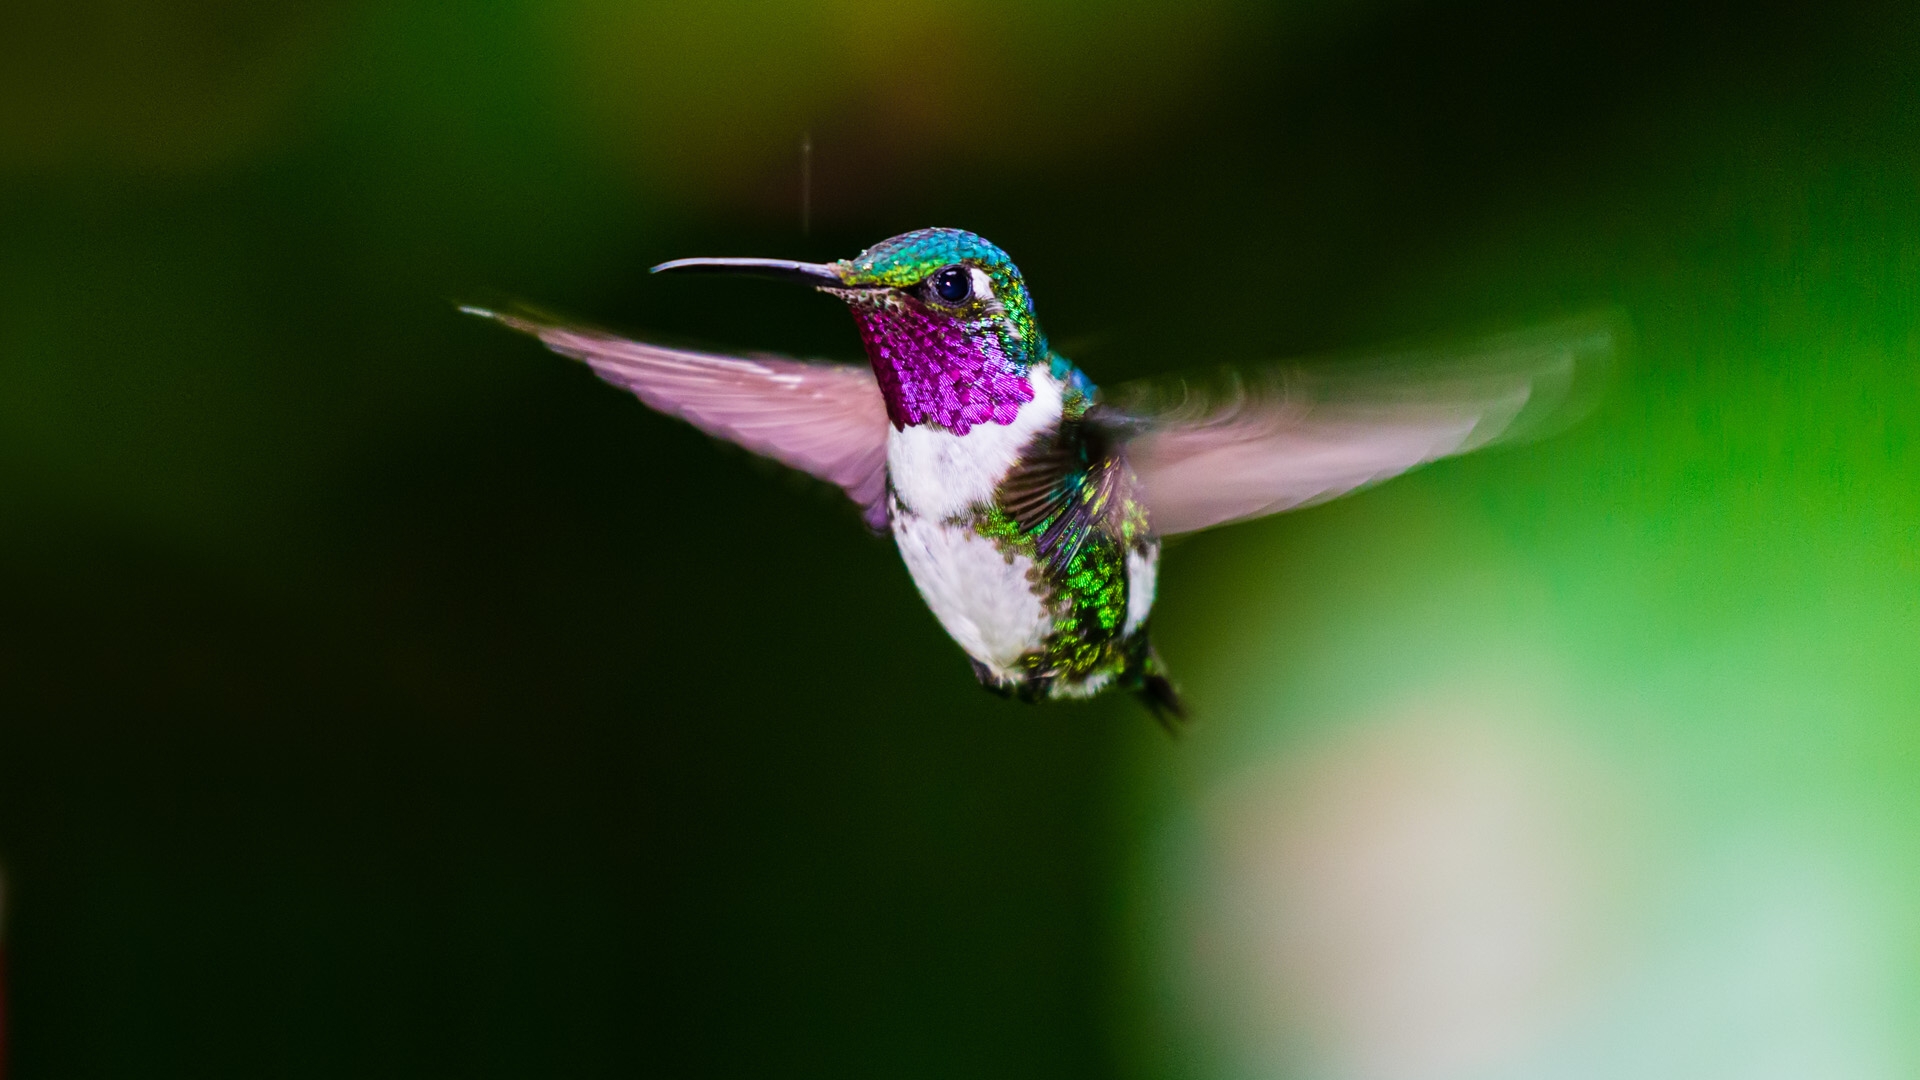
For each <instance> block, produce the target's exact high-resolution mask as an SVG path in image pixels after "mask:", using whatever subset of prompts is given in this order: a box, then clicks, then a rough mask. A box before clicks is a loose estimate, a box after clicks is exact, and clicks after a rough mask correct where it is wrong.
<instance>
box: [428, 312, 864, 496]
mask: <svg viewBox="0 0 1920 1080" xmlns="http://www.w3.org/2000/svg"><path fill="white" fill-rule="evenodd" d="M461 310H463V311H466V312H468V313H470V314H474V315H479V316H481V317H483V318H489V319H492V320H494V321H495V322H498V323H500V324H501V325H503V326H508V327H511V328H513V329H515V330H519V331H521V332H523V333H527V334H532V335H533V336H534V337H537V338H539V339H540V340H541V341H543V342H545V343H546V345H547V347H548V348H550V349H552V350H553V351H554V352H557V353H560V354H561V355H563V356H571V357H573V358H574V359H576V360H582V361H585V362H586V364H587V366H588V367H591V368H592V369H593V371H594V374H596V375H598V376H600V377H601V378H602V379H605V380H606V381H608V382H610V383H612V384H613V385H615V386H619V387H623V388H625V389H627V390H630V391H632V392H633V394H634V396H635V397H638V398H639V399H640V400H641V401H644V402H646V403H647V404H648V405H650V406H652V407H653V408H655V409H658V410H659V411H661V412H663V413H666V414H667V415H668V416H677V417H679V418H680V419H682V420H685V421H687V422H688V423H691V424H692V425H693V426H695V427H697V428H699V429H700V430H702V431H704V432H706V433H707V434H709V435H716V436H719V437H720V438H722V439H726V440H728V441H730V442H734V443H738V444H739V445H741V446H743V447H745V448H747V449H748V450H751V451H753V452H754V453H756V454H762V455H765V456H766V457H770V458H772V459H773V460H775V461H778V462H780V463H781V464H783V465H790V466H792V467H793V468H796V469H799V470H800V471H801V472H804V473H806V474H808V475H810V476H815V477H818V478H820V479H822V480H825V481H828V482H829V483H834V484H838V485H840V486H841V487H842V488H844V489H846V492H847V494H848V495H849V496H851V497H852V498H853V501H854V502H856V503H858V504H859V505H860V510H861V516H862V517H863V518H865V519H866V522H867V524H868V525H870V526H872V527H873V528H875V529H885V528H886V526H887V505H886V492H887V431H888V430H889V428H890V424H889V422H888V420H887V410H886V404H885V402H884V400H883V399H882V398H881V396H880V386H879V384H878V383H876V382H875V381H874V377H873V370H872V369H871V368H869V367H867V366H865V365H861V366H858V367H856V366H853V365H851V364H829V363H811V362H807V361H802V360H788V359H785V358H783V357H776V356H754V357H740V356H721V355H718V354H715V353H703V352H692V351H689V350H685V349H669V348H665V347H663V346H659V345H649V344H647V343H646V342H644V341H631V340H629V339H627V338H623V337H618V336H615V335H613V334H608V333H605V332H603V331H599V330H590V329H585V328H582V327H576V326H567V325H564V324H561V323H555V322H548V321H544V320H541V319H538V318H531V317H527V316H523V315H515V314H503V313H500V312H495V311H489V310H486V309H484V308H472V307H469V308H462V309H461Z"/></svg>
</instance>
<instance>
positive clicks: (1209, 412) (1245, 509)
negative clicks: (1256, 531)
mask: <svg viewBox="0 0 1920 1080" xmlns="http://www.w3.org/2000/svg"><path fill="white" fill-rule="evenodd" d="M654 270H655V271H721V272H736V273H749V274H757V275H762V276H771V277H778V278H785V279H789V280H795V281H799V282H802V283H804V284H807V285H811V286H812V287H814V288H816V289H818V290H819V291H821V292H824V293H827V294H829V295H832V296H836V297H838V298H840V299H841V300H843V301H845V302H846V303H847V305H848V308H849V309H850V310H851V312H852V313H853V317H854V322H855V325H856V326H857V327H858V329H859V332H860V338H861V341H862V343H863V345H864V346H865V351H866V353H867V361H868V362H867V364H866V365H864V366H860V367H854V366H850V365H840V364H826V363H813V362H802V361H794V360H785V359H780V358H775V357H755V358H746V357H731V356H722V355H715V354H708V353H697V352H690V351H686V350H679V349H669V348H664V347H661V346H656V345H650V344H647V343H645V342H639V341H631V340H627V339H624V338H620V337H616V336H614V335H610V334H605V333H601V332H598V331H593V330H586V329H580V328H576V327H569V326H565V325H561V324H558V323H553V322H549V321H545V320H541V319H537V318H531V317H526V316H521V315H510V314H500V313H496V312H491V311H484V310H480V309H467V310H469V311H472V312H473V313H475V314H479V315H484V316H487V317H489V318H493V319H496V320H498V321H500V322H502V323H505V324H506V325H508V326H510V327H513V328H514V329H518V330H523V331H526V332H528V333H531V334H534V335H536V336H538V337H539V338H540V339H541V340H542V341H544V342H546V344H547V345H548V346H549V347H551V348H553V349H554V350H556V351H558V352H561V353H564V354H567V355H570V356H573V357H576V358H578V359H581V360H584V361H586V362H587V363H588V364H589V365H591V366H592V367H593V369H594V370H595V372H596V373H597V374H599V375H600V376H601V377H602V378H604V379H606V380H608V381H609V382H613V383H615V384H617V385H620V386H623V387H625V388H627V389H629V390H631V391H633V392H634V393H635V394H636V395H637V396H639V397H640V399H641V400H642V401H644V402H646V403H647V404H649V405H651V406H653V407H654V408H656V409H659V410H660V411H662V412H666V413H668V414H670V415H674V416H679V417H681V418H683V419H686V420H688V421H690V422H692V423H694V424H695V425H697V426H699V427H700V428H702V429H704V430H706V431H707V432H709V433H711V434H714V435H718V436H720V437H723V438H727V439H730V440H732V441H734V442H737V443H739V444H741V445H742V446H745V447H747V448H748V449H751V450H754V451H756V452H758V453H762V454H765V455H767V456H769V457H772V458H774V459H776V460H778V461H781V462H784V463H786V464H788V465H791V466H793V467H795V468H798V469H801V470H802V471H805V472H807V473H810V474H812V475H814V476H817V477H819V478H821V479H823V480H828V481H830V482H832V483H835V484H838V485H839V486H840V487H841V488H843V489H844V490H845V491H846V492H847V494H848V495H849V496H851V497H852V498H853V500H854V502H855V503H857V504H858V505H859V506H860V508H861V510H862V516H863V517H864V519H865V520H866V522H867V524H868V525H869V526H870V527H872V528H873V529H874V530H876V531H879V532H889V533H891V534H892V536H893V538H894V541H895V543H896V544H897V545H898V547H899V550H900V555H901V558H902V560H903V561H904V562H905V563H906V566H907V572H908V573H909V575H911V577H912V578H913V582H914V584H915V586H916V587H918V589H919V591H920V595H921V596H922V597H923V598H924V599H925V600H926V602H927V606H928V607H929V608H930V609H931V610H932V612H933V614H934V616H935V618H936V619H938V620H939V622H940V625H941V626H942V627H943V628H945V630H946V631H947V633H948V634H949V635H950V636H951V637H952V638H953V639H954V641H955V642H956V643H958V644H959V645H960V647H961V648H962V649H963V650H964V651H965V652H966V654H967V655H968V657H969V658H970V659H971V660H972V663H973V670H974V674H975V675H976V676H977V677H978V678H979V680H980V682H981V683H982V684H983V685H985V686H986V687H988V688H989V689H991V690H994V691H996V692H998V693H1002V694H1006V695H1011V696H1016V697H1019V698H1022V699H1024V700H1030V701H1031V700H1040V699H1046V698H1061V697H1085V696H1089V695H1092V694H1095V693H1098V692H1100V691H1102V690H1105V689H1108V688H1125V689H1129V690H1132V691H1134V692H1135V693H1136V694H1138V695H1139V696H1140V697H1141V699H1142V700H1143V701H1144V702H1145V703H1146V704H1147V705H1148V706H1149V707H1150V708H1151V709H1152V710H1153V711H1154V713H1155V715H1156V716H1158V717H1159V718H1160V719H1161V720H1162V722H1163V723H1164V722H1167V720H1168V718H1169V717H1178V716H1181V715H1183V711H1182V708H1181V705H1180V702H1179V699H1178V697H1177V696H1176V695H1175V693H1174V690H1173V687H1172V684H1171V683H1170V682H1168V680H1167V678H1166V676H1165V673H1164V671H1163V670H1162V668H1161V664H1160V661H1159V659H1158V658H1157V656H1156V655H1155V654H1154V651H1153V648H1152V645H1151V643H1150V639H1149V637H1148V624H1149V622H1150V617H1151V613H1152V610H1153V601H1154V584H1155V579H1156V576H1157V572H1158V567H1159V559H1160V538H1161V537H1162V536H1167V535H1173V534H1176V533H1182V532H1190V531H1193V530H1196V529H1202V528H1207V527H1210V526H1213V525H1218V524H1223V523H1226V522H1229V521H1236V520H1242V519H1245V518H1249V517H1255V516H1258V515H1261V514H1266V513H1272V512H1275V511H1279V510H1286V509H1291V508H1293V507H1297V506H1304V505H1308V504H1310V503H1313V502H1318V501H1322V500H1325V499H1328V498H1333V497H1335V496H1338V495H1340V494H1343V493H1345V492H1348V491H1351V490H1354V489H1356V488H1359V487H1362V486H1365V485H1367V484H1370V483H1373V482H1376V481H1378V480H1382V479H1385V478H1386V477H1388V476H1392V475H1394V474H1395V473H1398V472H1401V471H1404V470H1406V469H1409V468H1412V467H1414V466H1416V465H1419V464H1421V463H1423V462H1426V461H1431V460H1434V459H1435V458H1439V457H1443V456H1446V455H1448V454H1451V453H1457V452H1460V451H1463V450H1468V449H1472V448H1474V447H1476V446H1479V445H1483V444H1484V443H1486V442H1487V441H1489V440H1490V439H1491V438H1493V437H1494V436H1495V435H1497V434H1499V433H1500V431H1502V430H1503V429H1505V428H1507V427H1508V426H1510V425H1511V424H1512V422H1513V421H1514V420H1515V418H1516V416H1518V415H1519V414H1520V412H1521V411H1522V409H1523V408H1524V407H1525V406H1527V405H1528V403H1529V401H1530V399H1532V398H1534V397H1535V396H1536V391H1537V390H1538V389H1540V388H1542V387H1548V388H1551V387H1552V386H1553V384H1554V381H1555V380H1558V382H1559V384H1560V385H1559V388H1560V389H1564V386H1565V383H1566V381H1567V377H1568V376H1569V374H1570V372H1571V366H1572V363H1573V361H1574V359H1575V358H1576V357H1578V356H1581V355H1593V354H1596V353H1602V354H1603V353H1605V352H1606V351H1607V350H1608V349H1609V348H1610V338H1609V336H1608V332H1607V328H1606V327H1604V326H1598V327H1595V326H1591V325H1587V326H1581V327H1576V328H1574V329H1573V330H1572V331H1569V330H1568V329H1566V328H1554V329H1553V330H1550V331H1548V332H1546V333H1536V334H1532V335H1524V334H1523V335H1514V336H1510V337H1508V338H1505V339H1496V340H1495V341H1493V342H1491V343H1488V344H1487V345H1486V346H1484V347H1483V348H1481V349H1480V350H1478V355H1475V356H1473V357H1471V358H1469V360H1468V361H1467V362H1460V361H1459V360H1457V359H1456V360H1454V361H1452V362H1449V363H1445V364H1438V365H1432V364H1429V365H1427V366H1428V367H1429V368H1430V369H1431V371H1432V374H1430V375H1428V376H1427V377H1423V378H1421V379H1419V380H1413V379H1410V378H1408V377H1407V376H1406V374H1405V370H1406V369H1408V368H1409V367H1410V365H1408V364H1405V363H1403V364H1401V365H1399V366H1398V367H1397V368H1395V369H1393V371H1392V372H1390V373H1389V374H1390V377H1387V378H1383V377H1381V375H1380V372H1379V371H1378V370H1376V371H1374V372H1373V374H1372V375H1371V376H1369V377H1366V378H1362V379H1358V380H1356V379H1352V378H1347V379H1340V378H1335V379H1326V378H1323V377H1320V376H1314V375H1309V374H1306V373H1303V372H1299V371H1291V370H1289V371H1278V370H1276V371H1270V372H1264V373H1259V374H1258V375H1256V377H1254V378H1252V379H1248V378H1245V377H1238V378H1236V379H1235V380H1233V382H1232V383H1231V386H1230V388H1229V389H1228V391H1227V392H1226V393H1225V394H1224V395H1216V396H1215V397H1212V398H1209V397H1207V396H1205V395H1198V394H1196V393H1194V392H1193V391H1192V390H1191V389H1190V388H1188V387H1186V386H1185V385H1184V384H1183V385H1181V386H1180V387H1179V388H1178V393H1177V394H1175V395H1168V394H1165V393H1158V392H1155V391H1154V390H1153V389H1152V388H1150V387H1148V388H1137V387H1136V388H1126V387H1123V388H1122V392H1121V394H1120V395H1119V397H1118V399H1117V400H1109V399H1107V398H1105V397H1104V396H1103V395H1102V394H1101V393H1100V392H1099V391H1098V390H1097V389H1096V388H1095V386H1094V384H1093V383H1092V382H1091V381H1090V380H1089V379H1088V378H1087V377H1086V376H1085V375H1084V374H1083V373H1082V372H1081V371H1080V370H1079V369H1078V368H1076V367H1075V366H1074V365H1073V364H1072V363H1070V362H1069V361H1068V360H1067V359H1066V358H1065V357H1062V356H1060V355H1059V354H1057V353H1055V352H1053V351H1052V349H1051V348H1049V347H1048V345H1047V341H1046V337H1045V335H1044V334H1042V333H1041V330H1040V326H1039V323H1038V322H1037V321H1036V320H1035V317H1034V310H1033V302H1032V299H1031V297H1030V296H1029V295H1028V293H1027V288H1026V283H1025V281H1024V279H1023V278H1022V277H1021V275H1020V272H1019V270H1018V269H1017V268H1016V267H1015V266H1014V264H1013V262H1012V260H1010V259H1009V258H1008V257H1007V255H1006V253H1005V252H1003V251H1001V250H1000V249H999V248H997V247H995V246H994V245H992V244H990V243H988V242H987V241H986V240H984V239H982V238H981V237H979V236H976V235H974V234H973V233H969V232H964V231H962V230H959V229H920V230H917V231H914V232H910V233H904V234H902V235H900V236H896V237H893V238H892V239H890V240H886V241H883V242H881V243H879V244H876V245H874V246H873V247H871V248H869V249H867V250H866V251H864V252H861V253H860V254H859V255H858V256H856V257H855V258H853V259H847V260H842V261H840V262H835V263H801V262H791V261H787V260H778V259H681V260H677V261H675V262H669V263H663V264H661V265H659V266H656V267H654Z"/></svg>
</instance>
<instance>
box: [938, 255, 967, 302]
mask: <svg viewBox="0 0 1920 1080" xmlns="http://www.w3.org/2000/svg"><path fill="white" fill-rule="evenodd" d="M927 291H928V292H930V293H932V294H933V295H935V296H937V297H939V298H940V299H942V300H944V301H946V302H947V303H949V304H962V303H965V302H966V299H967V296H968V295H969V294H970V293H972V292H973V275H972V274H969V273H967V268H966V267H964V266H961V265H959V264H957V263H956V264H955V265H953V266H947V267H942V268H941V269H939V270H935V271H934V272H933V276H932V277H930V278H928V279H927Z"/></svg>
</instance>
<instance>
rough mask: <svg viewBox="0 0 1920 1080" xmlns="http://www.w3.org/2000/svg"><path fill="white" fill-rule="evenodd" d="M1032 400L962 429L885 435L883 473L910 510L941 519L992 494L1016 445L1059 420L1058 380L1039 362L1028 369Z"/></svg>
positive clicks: (1018, 447)
mask: <svg viewBox="0 0 1920 1080" xmlns="http://www.w3.org/2000/svg"><path fill="white" fill-rule="evenodd" d="M1032 379H1033V400H1032V401H1029V402H1027V403H1026V404H1024V405H1022V406H1020V412H1019V414H1018V415H1017V416H1015V417H1014V420H1013V423H1011V424H979V425H976V426H975V427H974V428H973V429H972V430H971V431H968V432H967V433H966V434H965V435H955V434H953V433H952V432H950V431H942V430H940V429H938V428H935V427H932V426H925V427H910V428H908V429H906V430H905V431H895V432H892V433H890V434H889V435H888V436H887V477H888V479H890V480H892V481H893V492H894V494H895V495H896V496H898V497H899V499H900V502H901V504H902V505H904V506H905V507H906V508H907V509H908V510H910V511H912V512H913V513H916V514H920V515H922V516H924V517H930V518H935V519H938V520H945V519H947V518H952V517H956V516H958V515H961V514H966V513H968V512H970V511H971V510H972V509H973V508H974V507H975V506H977V505H980V504H982V503H985V502H987V501H989V500H991V499H992V498H993V492H994V489H995V488H997V487H999V486H1000V481H1001V480H1002V479H1004V478H1005V477H1006V475H1007V469H1009V468H1010V467H1012V465H1013V463H1014V460H1015V459H1016V458H1017V457H1019V455H1020V451H1021V450H1023V449H1025V448H1026V446H1027V444H1028V443H1030V442H1032V441H1033V437H1034V435H1035V434H1037V433H1038V432H1040V431H1043V430H1049V429H1051V428H1053V427H1054V426H1055V425H1057V424H1059V422H1060V383H1059V382H1058V381H1057V380H1055V379H1054V377H1053V376H1052V375H1051V374H1049V373H1048V372H1047V370H1046V369H1045V368H1043V367H1036V368H1035V369H1034V371H1033V375H1032Z"/></svg>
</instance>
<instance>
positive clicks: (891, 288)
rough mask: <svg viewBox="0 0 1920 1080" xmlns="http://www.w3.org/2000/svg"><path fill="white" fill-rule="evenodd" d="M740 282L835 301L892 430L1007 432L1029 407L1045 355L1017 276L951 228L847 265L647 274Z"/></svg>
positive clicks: (771, 264) (711, 262) (1005, 261)
mask: <svg viewBox="0 0 1920 1080" xmlns="http://www.w3.org/2000/svg"><path fill="white" fill-rule="evenodd" d="M654 270H655V271H656V272H658V271H663V270H705V271H732V272H736V273H752V274H760V275H765V276H773V277H780V278H785V279H788V280H796V281H801V282H804V283H806V284H810V285H812V286H814V287H815V288H817V289H819V290H820V291H821V292H824V293H830V294H832V295H834V296H837V297H839V298H840V299H842V300H844V301H846V302H847V306H848V307H849V308H850V309H851V310H852V312H853V318H854V322H855V323H856V324H857V325H858V326H859V328H860V337H861V340H862V341H863V342H864V343H865V345H866V350H867V359H868V361H869V362H870V363H872V364H873V373H874V376H875V377H876V378H877V379H878V380H879V382H880V390H881V393H882V394H883V395H884V396H885V398H886V402H887V415H888V417H889V418H891V419H892V420H893V424H894V426H895V427H896V428H906V427H909V426H913V425H919V424H933V425H937V426H939V427H942V428H945V429H946V430H948V431H951V432H953V433H954V434H956V435H965V434H966V433H967V432H968V431H970V430H972V428H973V426H974V425H975V424H985V423H995V424H1010V423H1012V422H1013V420H1014V417H1015V416H1016V415H1017V414H1018V413H1019V411H1020V406H1021V405H1022V404H1024V403H1026V402H1028V401H1031V400H1032V399H1033V383H1032V380H1031V378H1030V374H1029V373H1030V370H1031V369H1032V367H1033V366H1034V365H1035V364H1036V363H1038V362H1039V361H1041V360H1043V359H1045V358H1046V356H1047V343H1046V338H1045V337H1044V336H1043V335H1042V334H1041V333H1040V327H1039V325H1038V324H1037V323H1036V322H1034V318H1033V301H1032V299H1031V298H1030V297H1029V296H1028V295H1027V286H1026V283H1025V281H1023V280H1022V279H1021V277H1020V270H1019V268H1018V267H1016V266H1014V265H1013V260H1012V259H1009V258H1007V253H1006V252H1004V251H1001V250H1000V249H999V248H997V247H995V246H994V245H993V244H991V243H988V242H987V241H986V240H985V239H983V238H981V237H979V236H976V235H974V234H973V233H970V232H965V231H963V230H960V229H916V230H915V231H913V232H910V233H902V234H901V235H899V236H896V237H893V238H891V239H888V240H883V241H881V242H880V243H878V244H875V245H873V246H872V247H870V248H868V249H867V250H865V251H863V252H861V253H860V254H858V255H856V256H854V257H853V258H851V259H842V260H840V261H839V262H832V263H800V262H789V261H786V260H781V259H679V260H676V261H674V262H669V263H662V264H660V265H659V266H656V267H654Z"/></svg>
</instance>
